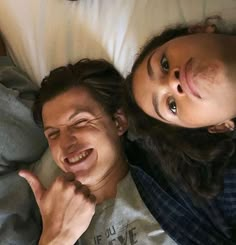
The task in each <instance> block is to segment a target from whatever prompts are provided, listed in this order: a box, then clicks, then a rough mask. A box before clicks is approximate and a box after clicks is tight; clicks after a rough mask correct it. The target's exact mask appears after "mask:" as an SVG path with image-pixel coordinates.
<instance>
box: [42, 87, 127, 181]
mask: <svg viewBox="0 0 236 245" xmlns="http://www.w3.org/2000/svg"><path fill="white" fill-rule="evenodd" d="M42 116H43V123H44V130H45V136H46V138H47V140H48V143H49V147H50V150H51V152H52V156H53V158H54V161H55V162H56V163H57V165H58V166H59V167H60V168H61V169H62V170H63V171H65V172H73V173H74V174H75V175H76V178H77V180H79V181H80V182H82V183H83V184H86V185H91V184H96V183H97V182H99V181H101V180H102V178H103V177H104V176H106V174H108V173H109V171H111V169H112V168H113V167H114V166H115V165H116V164H118V162H119V161H120V158H121V155H122V154H121V153H122V151H121V144H120V135H121V134H120V133H119V132H118V130H117V126H116V124H115V121H114V120H112V118H111V117H110V116H108V115H107V114H106V113H105V112H104V110H103V108H102V107H101V105H100V104H99V103H98V102H96V101H95V100H94V99H93V97H92V96H91V95H90V93H89V92H88V90H86V89H85V88H82V87H81V88H71V89H69V90H68V91H66V92H64V93H63V94H60V95H58V96H57V97H55V98H53V99H52V100H50V101H48V102H47V103H45V105H44V106H43V111H42Z"/></svg>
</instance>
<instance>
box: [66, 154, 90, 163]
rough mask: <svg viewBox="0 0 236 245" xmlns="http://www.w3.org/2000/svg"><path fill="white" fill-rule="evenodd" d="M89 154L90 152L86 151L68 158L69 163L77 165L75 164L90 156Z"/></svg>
mask: <svg viewBox="0 0 236 245" xmlns="http://www.w3.org/2000/svg"><path fill="white" fill-rule="evenodd" d="M88 154H89V153H88V151H84V152H82V153H80V154H79V155H78V156H76V157H72V158H68V161H69V163H75V162H77V161H79V160H81V159H83V158H85V157H86V156H88Z"/></svg>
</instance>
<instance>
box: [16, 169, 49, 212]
mask: <svg viewBox="0 0 236 245" xmlns="http://www.w3.org/2000/svg"><path fill="white" fill-rule="evenodd" d="M18 174H19V176H21V177H22V178H24V179H25V180H26V181H27V182H28V184H29V185H30V187H31V189H32V191H33V193H34V196H35V199H36V202H37V204H38V206H39V207H40V201H41V199H42V197H43V195H44V193H45V191H46V189H45V187H44V186H43V185H42V184H41V182H40V180H39V179H38V177H37V176H36V175H35V174H33V173H32V172H30V171H28V170H20V171H19V173H18Z"/></svg>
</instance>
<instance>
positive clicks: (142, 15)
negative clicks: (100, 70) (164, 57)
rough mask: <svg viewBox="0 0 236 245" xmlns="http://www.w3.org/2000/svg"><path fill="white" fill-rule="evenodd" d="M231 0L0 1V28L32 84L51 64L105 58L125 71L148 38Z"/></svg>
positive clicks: (229, 9) (231, 16)
mask: <svg viewBox="0 0 236 245" xmlns="http://www.w3.org/2000/svg"><path fill="white" fill-rule="evenodd" d="M235 12H236V1H235V0H224V1H222V0H198V1H196V0H128V1H127V0H112V1H110V0H79V1H66V0H20V1H16V0H1V8H0V29H1V32H2V34H3V37H4V39H5V41H6V42H7V47H8V51H9V53H10V54H11V56H12V57H13V59H14V61H15V62H16V63H17V64H18V65H19V66H20V67H21V68H22V69H23V70H24V71H26V72H27V74H28V75H29V77H30V78H31V79H32V81H34V82H35V83H36V84H38V85H39V84H40V81H41V80H42V78H43V77H44V76H45V75H47V74H48V73H49V71H50V70H51V69H53V68H55V67H58V66H61V65H65V64H67V63H74V62H76V61H78V60H79V59H81V58H84V57H88V58H106V59H108V60H109V61H111V62H112V63H113V64H114V65H115V66H116V67H117V68H118V69H119V71H120V72H121V73H122V74H124V75H126V74H127V73H128V72H129V70H130V67H131V65H132V62H133V60H134V57H135V55H136V53H137V52H138V50H139V49H140V48H141V47H142V45H143V44H144V43H145V41H146V40H147V39H149V38H150V37H152V36H153V35H154V34H155V33H158V32H160V31H161V30H162V29H163V28H165V27H166V26H168V25H173V24H176V23H180V22H182V23H183V22H194V21H199V20H202V19H204V18H205V17H207V16H210V15H215V14H219V15H221V16H223V17H224V18H225V19H227V20H231V21H234V22H235V20H236V15H235Z"/></svg>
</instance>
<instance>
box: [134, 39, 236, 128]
mask: <svg viewBox="0 0 236 245" xmlns="http://www.w3.org/2000/svg"><path fill="white" fill-rule="evenodd" d="M225 43H227V44H229V43H230V44H231V45H225ZM235 43H236V41H235V39H233V38H232V37H230V36H226V35H216V34H194V35H188V36H183V37H178V38H175V39H173V40H171V41H169V42H167V43H165V44H164V45H162V46H160V47H158V48H157V49H156V50H154V52H152V53H150V54H149V55H148V56H147V57H146V58H145V59H144V61H143V62H142V63H141V64H140V66H139V67H138V68H137V70H136V72H135V74H134V79H133V93H134V97H135V100H136V101H137V104H138V105H139V106H140V107H141V108H142V109H143V111H144V112H146V113H147V114H148V115H150V116H152V117H154V118H156V119H158V120H160V121H163V122H166V123H169V124H174V125H179V126H183V127H189V128H195V127H203V126H210V125H215V124H218V123H222V122H224V121H225V120H227V119H231V118H233V117H234V116H235V115H234V113H235V89H236V88H235V85H236V83H235V79H234V77H233V74H235V67H234V65H232V64H234V63H232V62H233V60H235V52H234V51H233V50H234V48H233V47H234V46H235ZM219 111H220V113H219Z"/></svg>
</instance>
